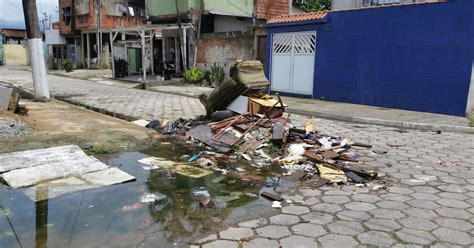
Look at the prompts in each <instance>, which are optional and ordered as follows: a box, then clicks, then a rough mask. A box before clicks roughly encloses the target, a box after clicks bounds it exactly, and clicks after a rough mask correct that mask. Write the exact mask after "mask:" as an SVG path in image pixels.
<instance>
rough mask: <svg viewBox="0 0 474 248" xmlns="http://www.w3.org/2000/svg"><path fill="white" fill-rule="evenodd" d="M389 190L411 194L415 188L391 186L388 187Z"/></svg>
mask: <svg viewBox="0 0 474 248" xmlns="http://www.w3.org/2000/svg"><path fill="white" fill-rule="evenodd" d="M388 191H389V192H392V193H397V194H404V195H408V194H411V193H413V190H411V189H409V188H406V187H396V186H394V187H389V188H388Z"/></svg>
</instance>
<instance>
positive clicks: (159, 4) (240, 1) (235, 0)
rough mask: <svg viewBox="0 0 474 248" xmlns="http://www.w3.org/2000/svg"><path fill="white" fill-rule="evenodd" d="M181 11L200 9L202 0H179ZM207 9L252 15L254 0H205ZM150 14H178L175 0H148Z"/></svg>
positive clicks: (226, 13) (228, 13) (154, 15)
mask: <svg viewBox="0 0 474 248" xmlns="http://www.w3.org/2000/svg"><path fill="white" fill-rule="evenodd" d="M178 6H179V9H180V12H182V13H185V12H189V11H192V10H199V9H200V0H178ZM204 7H205V10H206V11H210V12H217V13H219V14H223V15H235V16H247V17H251V16H252V13H253V12H254V0H232V1H225V0H204ZM147 11H148V15H149V16H152V17H158V16H162V15H165V16H166V15H176V4H175V1H148V2H147Z"/></svg>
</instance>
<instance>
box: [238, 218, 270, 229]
mask: <svg viewBox="0 0 474 248" xmlns="http://www.w3.org/2000/svg"><path fill="white" fill-rule="evenodd" d="M266 224H268V220H267V219H265V218H259V219H256V220H249V221H244V222H241V223H239V226H241V227H250V228H255V227H260V226H264V225H266Z"/></svg>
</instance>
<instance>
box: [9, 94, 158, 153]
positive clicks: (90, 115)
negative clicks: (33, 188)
mask: <svg viewBox="0 0 474 248" xmlns="http://www.w3.org/2000/svg"><path fill="white" fill-rule="evenodd" d="M23 104H25V105H26V107H27V108H28V109H29V114H28V116H23V117H18V120H21V122H24V123H26V124H27V126H29V127H31V129H32V133H31V134H30V135H27V136H24V137H15V138H13V137H12V138H2V139H0V153H5V152H12V151H21V150H28V149H39V148H46V147H52V146H59V145H68V144H75V145H78V146H80V147H89V148H90V149H89V150H90V151H89V153H90V154H106V153H115V152H118V151H123V150H129V149H135V148H136V149H141V148H144V147H148V146H149V145H150V144H152V143H153V139H152V136H153V132H151V131H150V130H149V129H145V128H142V127H139V126H136V125H134V124H132V123H129V122H126V121H123V120H120V119H116V118H113V117H110V116H105V115H101V114H98V113H95V112H92V111H89V110H85V109H82V108H79V107H76V106H73V105H70V104H66V103H61V102H58V101H50V102H47V103H42V102H33V101H25V102H23Z"/></svg>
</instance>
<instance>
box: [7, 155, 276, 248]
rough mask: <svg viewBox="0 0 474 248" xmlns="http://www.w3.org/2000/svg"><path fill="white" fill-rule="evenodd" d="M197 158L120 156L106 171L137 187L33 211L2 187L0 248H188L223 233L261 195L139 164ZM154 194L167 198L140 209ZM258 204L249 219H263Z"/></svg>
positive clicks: (227, 182) (80, 194) (91, 193)
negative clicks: (213, 232)
mask: <svg viewBox="0 0 474 248" xmlns="http://www.w3.org/2000/svg"><path fill="white" fill-rule="evenodd" d="M194 152H195V151H190V150H188V149H186V148H184V147H174V146H170V147H168V148H166V149H162V148H161V149H154V150H151V151H146V154H147V155H145V154H142V153H124V154H121V155H119V156H118V157H117V158H114V159H110V160H108V161H107V162H106V163H107V164H109V165H110V166H117V167H120V169H121V170H123V171H125V172H127V173H129V174H131V175H134V176H135V177H136V178H137V180H136V181H135V182H131V183H125V184H120V185H115V186H112V187H106V188H101V189H93V190H86V191H77V192H73V193H69V194H66V195H63V196H60V197H57V198H53V199H50V200H48V201H42V202H38V203H37V204H36V205H35V204H34V203H33V202H32V201H31V200H30V199H29V198H28V197H26V196H25V195H24V194H22V193H21V192H20V191H19V190H12V189H8V188H7V187H6V186H4V185H0V209H1V212H0V247H2V248H4V247H37V248H42V247H99V246H104V245H108V246H126V247H130V246H137V245H139V244H140V243H144V245H145V246H153V247H177V246H178V247H180V246H184V245H186V242H187V241H189V240H191V239H192V238H195V237H196V236H197V235H199V234H200V233H203V232H206V230H209V229H215V228H220V227H222V225H223V224H222V223H223V222H225V221H226V220H228V216H229V215H230V214H232V213H235V211H234V208H236V207H239V206H243V205H247V204H249V203H252V202H254V201H255V199H252V198H250V197H247V196H245V195H244V193H246V192H249V193H254V194H255V193H258V188H256V187H255V186H254V185H251V184H249V183H248V182H246V183H244V182H243V181H240V180H237V179H232V178H227V179H223V180H222V179H219V180H215V179H216V178H217V177H219V176H218V175H216V174H211V175H209V176H206V177H203V178H199V179H195V178H190V177H186V176H182V175H179V174H174V173H172V172H170V171H163V170H155V171H146V170H144V169H143V168H142V166H141V165H140V164H139V163H138V162H137V160H139V159H142V158H145V157H148V156H159V157H164V158H166V159H171V160H175V161H177V160H178V157H179V156H181V155H190V154H193V153H194ZM248 170H250V169H248ZM258 173H260V172H258ZM201 188H204V189H205V190H207V191H208V192H209V194H210V195H211V197H212V199H213V201H214V203H215V204H214V207H212V208H203V207H201V206H200V205H199V201H198V200H199V199H197V198H196V197H195V196H194V195H193V191H194V190H197V189H201ZM150 193H154V194H157V195H164V196H166V198H165V199H163V200H160V201H158V202H154V203H142V202H141V198H142V196H143V195H144V194H150ZM265 203H266V202H265ZM259 204H260V205H261V202H260V200H259V201H257V202H255V203H252V204H249V205H247V207H249V208H251V211H248V213H251V214H255V213H257V214H258V211H256V208H258V207H259V206H260V205H259ZM254 206H257V207H254ZM267 207H268V206H267ZM267 207H261V208H260V209H264V210H260V213H261V212H264V211H266V210H267V209H268V208H267ZM243 209H245V208H243ZM248 213H246V215H247V216H246V217H248Z"/></svg>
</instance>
